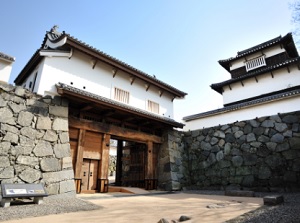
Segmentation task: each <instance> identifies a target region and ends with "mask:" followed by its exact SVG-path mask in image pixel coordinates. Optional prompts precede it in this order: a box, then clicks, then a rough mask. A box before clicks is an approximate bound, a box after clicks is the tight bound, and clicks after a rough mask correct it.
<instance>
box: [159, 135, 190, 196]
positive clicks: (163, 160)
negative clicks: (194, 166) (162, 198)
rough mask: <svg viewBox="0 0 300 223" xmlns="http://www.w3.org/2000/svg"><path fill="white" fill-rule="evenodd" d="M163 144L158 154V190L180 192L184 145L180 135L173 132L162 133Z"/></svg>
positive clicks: (183, 170) (183, 169)
mask: <svg viewBox="0 0 300 223" xmlns="http://www.w3.org/2000/svg"><path fill="white" fill-rule="evenodd" d="M163 139H164V140H163V143H162V144H161V146H160V149H159V153H158V168H157V175H158V188H160V189H163V190H167V191H172V190H181V183H180V182H181V181H182V179H183V177H184V176H183V173H184V172H185V168H184V166H183V165H182V160H183V156H184V144H183V142H182V134H181V133H180V132H178V131H175V130H169V131H166V132H165V133H164V136H163Z"/></svg>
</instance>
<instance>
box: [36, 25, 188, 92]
mask: <svg viewBox="0 0 300 223" xmlns="http://www.w3.org/2000/svg"><path fill="white" fill-rule="evenodd" d="M47 36H49V40H50V41H52V42H58V41H59V40H61V39H63V38H64V37H67V41H72V42H75V43H76V44H78V45H81V46H83V47H84V48H86V49H87V50H90V51H93V52H94V53H96V54H99V55H100V56H102V57H105V58H107V59H109V60H111V61H113V62H114V63H117V64H119V65H120V66H123V67H126V68H127V69H129V70H132V71H134V72H136V73H138V74H139V75H140V78H144V79H145V80H149V81H152V82H154V83H158V84H160V85H162V86H164V87H165V88H167V89H170V90H172V91H173V92H176V94H177V96H180V97H184V96H185V95H187V93H185V92H183V91H180V90H179V89H177V88H175V87H173V86H171V85H169V84H167V83H165V82H163V81H161V80H158V79H157V78H156V77H155V76H152V75H149V74H147V73H145V72H143V71H141V70H139V69H137V68H135V67H133V66H131V65H129V64H127V63H125V62H123V61H121V60H119V59H117V58H115V57H112V56H110V55H108V54H106V53H104V52H103V51H101V50H98V49H96V48H95V47H93V46H90V45H89V44H87V43H85V42H83V41H81V40H79V39H77V38H75V37H74V36H71V35H70V34H67V33H65V32H64V31H63V32H62V33H60V34H58V32H57V31H56V32H55V33H51V32H47V35H46V36H45V38H44V41H43V43H42V46H41V48H44V46H45V43H46V40H47Z"/></svg>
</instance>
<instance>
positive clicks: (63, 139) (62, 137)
mask: <svg viewBox="0 0 300 223" xmlns="http://www.w3.org/2000/svg"><path fill="white" fill-rule="evenodd" d="M59 139H60V143H62V144H64V143H69V141H70V139H69V132H61V133H60V134H59Z"/></svg>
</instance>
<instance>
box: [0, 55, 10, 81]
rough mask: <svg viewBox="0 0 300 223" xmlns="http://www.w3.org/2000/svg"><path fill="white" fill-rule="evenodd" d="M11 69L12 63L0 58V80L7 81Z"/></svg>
mask: <svg viewBox="0 0 300 223" xmlns="http://www.w3.org/2000/svg"><path fill="white" fill-rule="evenodd" d="M11 70H12V63H11V62H7V61H5V60H1V58H0V81H3V82H6V83H8V81H9V77H10V73H11Z"/></svg>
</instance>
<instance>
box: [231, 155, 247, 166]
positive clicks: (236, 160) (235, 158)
mask: <svg viewBox="0 0 300 223" xmlns="http://www.w3.org/2000/svg"><path fill="white" fill-rule="evenodd" d="M231 161H232V164H233V166H241V165H242V164H243V161H244V160H243V158H242V157H241V156H233V157H232V159H231Z"/></svg>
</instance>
